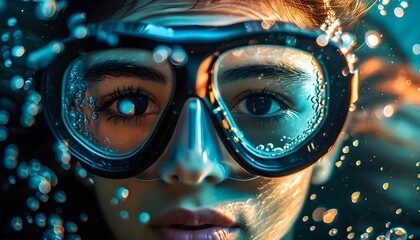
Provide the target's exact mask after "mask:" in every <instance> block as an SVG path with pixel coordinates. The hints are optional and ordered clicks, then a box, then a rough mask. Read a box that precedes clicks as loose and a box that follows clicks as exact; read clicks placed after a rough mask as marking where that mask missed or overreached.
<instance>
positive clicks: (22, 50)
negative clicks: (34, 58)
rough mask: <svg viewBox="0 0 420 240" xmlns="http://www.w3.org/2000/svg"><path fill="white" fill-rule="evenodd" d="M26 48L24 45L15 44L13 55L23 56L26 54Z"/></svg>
mask: <svg viewBox="0 0 420 240" xmlns="http://www.w3.org/2000/svg"><path fill="white" fill-rule="evenodd" d="M25 52H26V49H25V48H24V47H23V46H19V45H18V46H14V47H13V48H12V56H13V57H22V56H23V54H25Z"/></svg>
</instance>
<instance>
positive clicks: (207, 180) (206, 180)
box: [204, 176, 220, 184]
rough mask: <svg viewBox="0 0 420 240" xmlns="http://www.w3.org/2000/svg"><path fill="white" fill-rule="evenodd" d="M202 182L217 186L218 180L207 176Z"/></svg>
mask: <svg viewBox="0 0 420 240" xmlns="http://www.w3.org/2000/svg"><path fill="white" fill-rule="evenodd" d="M204 181H205V182H207V183H211V184H217V183H219V182H220V178H218V177H216V176H207V177H206V178H204Z"/></svg>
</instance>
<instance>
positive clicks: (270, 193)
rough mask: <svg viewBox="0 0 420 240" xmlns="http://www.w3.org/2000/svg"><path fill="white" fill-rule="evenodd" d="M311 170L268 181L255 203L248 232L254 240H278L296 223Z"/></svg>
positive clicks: (308, 183) (306, 190)
mask: <svg viewBox="0 0 420 240" xmlns="http://www.w3.org/2000/svg"><path fill="white" fill-rule="evenodd" d="M311 172H312V167H311V168H310V169H306V170H304V171H302V172H299V173H295V174H293V175H290V176H286V177H282V178H276V179H271V180H267V182H266V183H265V184H264V185H263V186H262V187H261V188H260V190H261V191H260V194H259V195H257V198H256V203H255V215H256V217H255V219H256V221H254V222H250V232H251V234H252V235H253V236H254V237H253V238H255V239H279V237H280V238H281V237H282V236H284V235H285V234H286V233H287V232H288V230H290V228H291V227H292V225H293V223H294V222H295V220H296V218H297V216H298V214H299V212H300V210H301V208H302V206H303V203H304V200H305V197H306V194H307V192H308V188H309V185H310V178H311Z"/></svg>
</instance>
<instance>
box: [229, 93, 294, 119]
mask: <svg viewBox="0 0 420 240" xmlns="http://www.w3.org/2000/svg"><path fill="white" fill-rule="evenodd" d="M287 109H288V106H287V104H286V103H285V101H284V100H282V99H280V98H279V97H278V96H275V94H274V93H250V94H248V95H247V96H245V97H244V98H243V99H242V100H241V101H240V102H239V103H238V104H237V105H236V106H235V107H234V108H233V109H232V110H233V111H234V112H236V113H243V114H249V115H253V116H256V117H271V116H276V115H279V114H281V113H282V112H283V111H285V110H287Z"/></svg>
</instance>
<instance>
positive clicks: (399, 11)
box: [394, 7, 404, 18]
mask: <svg viewBox="0 0 420 240" xmlns="http://www.w3.org/2000/svg"><path fill="white" fill-rule="evenodd" d="M394 14H395V16H396V17H397V18H402V17H404V9H402V8H400V7H396V8H395V9H394Z"/></svg>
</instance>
